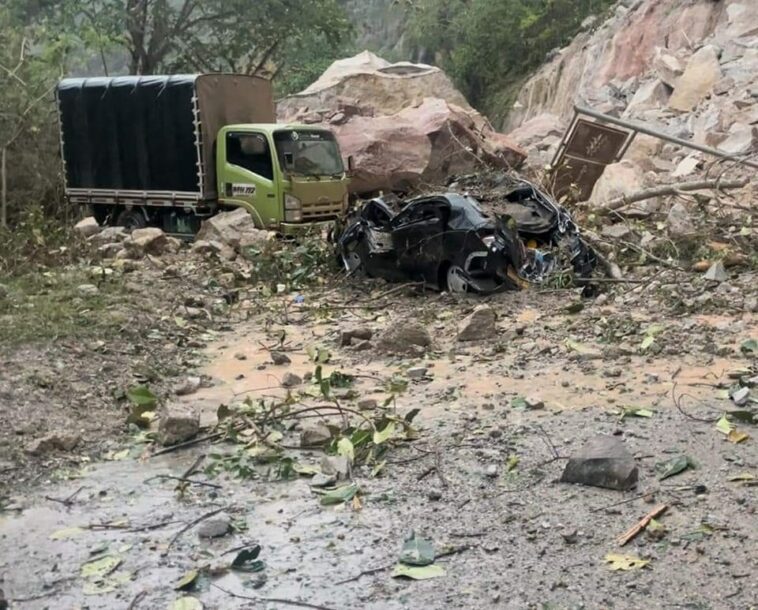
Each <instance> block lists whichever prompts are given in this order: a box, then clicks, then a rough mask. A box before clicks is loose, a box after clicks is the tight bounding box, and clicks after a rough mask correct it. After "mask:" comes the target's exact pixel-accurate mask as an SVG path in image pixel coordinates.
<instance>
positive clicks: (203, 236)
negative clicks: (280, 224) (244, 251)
mask: <svg viewBox="0 0 758 610" xmlns="http://www.w3.org/2000/svg"><path fill="white" fill-rule="evenodd" d="M268 238H269V237H268V232H267V231H262V230H261V229H257V228H256V227H255V221H254V220H253V217H252V216H251V215H250V213H249V212H248V211H247V210H245V209H244V208H237V209H236V210H232V211H231V212H221V213H220V214H216V215H215V216H211V217H210V218H208V219H207V220H205V221H203V225H202V226H201V227H200V231H198V233H197V237H196V239H197V241H198V242H208V243H211V244H213V243H214V242H216V243H217V244H225V245H227V246H229V247H231V248H233V249H234V250H239V249H240V248H245V247H248V246H255V245H258V244H262V243H263V242H265V241H267V240H268Z"/></svg>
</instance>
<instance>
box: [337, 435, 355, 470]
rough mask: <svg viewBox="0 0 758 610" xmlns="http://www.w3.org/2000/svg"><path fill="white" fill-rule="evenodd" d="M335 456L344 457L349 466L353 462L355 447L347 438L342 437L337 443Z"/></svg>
mask: <svg viewBox="0 0 758 610" xmlns="http://www.w3.org/2000/svg"><path fill="white" fill-rule="evenodd" d="M337 454H338V455H344V456H345V457H346V458H347V459H348V461H349V462H350V463H351V464H352V463H353V462H354V461H355V447H353V443H352V442H351V441H350V439H349V438H346V437H342V438H341V439H340V440H339V441H337Z"/></svg>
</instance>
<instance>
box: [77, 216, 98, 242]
mask: <svg viewBox="0 0 758 610" xmlns="http://www.w3.org/2000/svg"><path fill="white" fill-rule="evenodd" d="M74 231H76V232H77V233H78V234H79V235H81V236H82V237H84V238H85V239H86V238H87V237H91V236H92V235H95V234H97V233H100V225H99V224H97V220H95V219H94V217H92V216H88V217H87V218H84V219H83V220H80V221H79V222H77V223H76V225H75V226H74Z"/></svg>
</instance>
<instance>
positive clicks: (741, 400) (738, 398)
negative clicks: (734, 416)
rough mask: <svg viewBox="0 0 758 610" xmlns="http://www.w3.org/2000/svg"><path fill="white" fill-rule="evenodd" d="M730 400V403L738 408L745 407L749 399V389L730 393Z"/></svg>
mask: <svg viewBox="0 0 758 610" xmlns="http://www.w3.org/2000/svg"><path fill="white" fill-rule="evenodd" d="M731 398H732V402H733V403H734V404H735V405H737V406H738V407H742V406H744V405H746V404H747V401H748V399H749V398H750V388H740V389H739V390H735V391H734V392H732V394H731Z"/></svg>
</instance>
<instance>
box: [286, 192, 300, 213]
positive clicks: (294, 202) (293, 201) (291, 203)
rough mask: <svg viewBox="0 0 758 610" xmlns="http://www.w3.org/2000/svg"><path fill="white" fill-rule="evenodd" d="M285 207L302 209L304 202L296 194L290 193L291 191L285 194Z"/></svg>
mask: <svg viewBox="0 0 758 610" xmlns="http://www.w3.org/2000/svg"><path fill="white" fill-rule="evenodd" d="M284 209H285V210H302V209H303V202H302V201H300V200H299V199H298V198H297V197H295V196H294V195H290V194H289V193H286V194H285V195H284Z"/></svg>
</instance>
